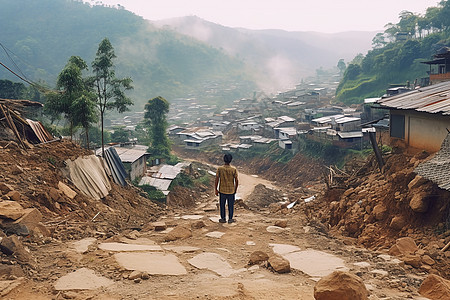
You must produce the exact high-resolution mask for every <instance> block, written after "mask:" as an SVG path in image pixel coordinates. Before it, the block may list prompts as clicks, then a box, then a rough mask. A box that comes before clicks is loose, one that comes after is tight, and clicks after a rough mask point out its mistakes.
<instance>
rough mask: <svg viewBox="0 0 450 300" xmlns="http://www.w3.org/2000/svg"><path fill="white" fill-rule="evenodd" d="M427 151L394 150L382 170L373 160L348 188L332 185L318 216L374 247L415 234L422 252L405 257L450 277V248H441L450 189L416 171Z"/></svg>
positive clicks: (446, 237) (388, 245)
mask: <svg viewBox="0 0 450 300" xmlns="http://www.w3.org/2000/svg"><path fill="white" fill-rule="evenodd" d="M427 156H428V155H427V154H426V153H425V152H420V153H417V154H415V155H408V154H405V153H402V154H391V155H390V156H389V157H388V158H387V159H386V163H385V165H384V167H383V170H382V172H379V171H378V169H377V168H378V167H375V166H373V167H372V168H367V169H366V172H365V174H360V175H359V176H357V177H354V176H350V177H349V178H348V180H347V181H346V183H347V188H336V189H329V190H328V191H327V192H326V193H325V195H324V197H323V199H322V200H323V201H320V202H317V203H315V205H316V207H315V210H316V211H317V212H318V215H317V216H318V218H319V219H320V220H321V221H322V222H323V223H326V224H329V226H330V228H331V232H334V233H338V234H342V235H345V236H349V237H352V238H354V240H355V241H356V242H357V243H359V244H362V245H364V246H365V247H367V248H369V249H376V250H377V249H389V248H391V246H392V245H393V244H395V241H396V239H398V238H399V237H405V236H407V237H409V238H412V239H413V240H414V241H415V242H416V243H417V244H418V245H419V246H420V247H419V248H420V249H417V250H418V251H419V252H418V253H412V254H408V255H403V256H401V257H400V258H401V259H403V261H404V262H405V263H406V264H408V265H410V266H413V267H416V268H421V269H423V270H426V271H430V270H432V272H436V273H440V274H441V275H443V276H444V277H446V276H447V277H448V276H449V274H450V266H449V264H448V262H447V261H448V257H449V254H450V253H449V252H448V251H446V252H444V251H439V250H441V249H442V248H443V247H444V246H445V244H446V243H448V242H449V241H450V236H449V216H448V212H449V205H450V203H449V200H450V192H448V191H446V190H443V189H440V188H439V187H437V186H436V185H435V184H434V183H432V182H430V181H427V180H425V179H423V178H421V177H420V176H418V175H417V174H416V173H414V169H415V168H416V167H417V165H418V164H419V163H421V162H422V161H424V160H425V159H426V158H427ZM414 255H415V256H414Z"/></svg>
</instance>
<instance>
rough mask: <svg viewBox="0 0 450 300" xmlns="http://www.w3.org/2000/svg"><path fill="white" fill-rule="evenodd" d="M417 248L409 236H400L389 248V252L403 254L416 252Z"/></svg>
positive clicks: (397, 254)
mask: <svg viewBox="0 0 450 300" xmlns="http://www.w3.org/2000/svg"><path fill="white" fill-rule="evenodd" d="M417 250H419V248H418V247H417V245H416V242H414V240H413V239H412V238H410V237H402V238H399V239H397V241H395V245H393V246H392V247H391V249H389V254H390V255H394V256H405V255H410V254H414V253H416V251H417Z"/></svg>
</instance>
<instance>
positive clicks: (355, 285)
mask: <svg viewBox="0 0 450 300" xmlns="http://www.w3.org/2000/svg"><path fill="white" fill-rule="evenodd" d="M367 295H368V291H367V289H366V286H365V285H364V283H363V281H362V280H361V278H359V277H358V276H356V275H353V274H351V273H347V272H342V271H334V272H333V273H331V274H330V275H328V276H326V277H323V278H322V279H320V280H319V281H318V282H317V283H316V285H315V286H314V298H315V299H316V300H366V299H368V296H367Z"/></svg>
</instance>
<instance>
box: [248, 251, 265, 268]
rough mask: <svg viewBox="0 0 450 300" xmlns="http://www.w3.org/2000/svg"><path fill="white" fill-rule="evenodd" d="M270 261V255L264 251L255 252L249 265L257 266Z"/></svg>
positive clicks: (251, 255)
mask: <svg viewBox="0 0 450 300" xmlns="http://www.w3.org/2000/svg"><path fill="white" fill-rule="evenodd" d="M268 259H269V255H268V254H267V253H265V252H262V251H255V252H253V253H252V254H250V259H249V261H248V264H249V265H256V264H259V263H262V262H265V261H267V260H268Z"/></svg>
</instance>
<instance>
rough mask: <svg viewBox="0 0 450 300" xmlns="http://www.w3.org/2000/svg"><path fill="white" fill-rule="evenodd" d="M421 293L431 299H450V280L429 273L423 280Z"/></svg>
mask: <svg viewBox="0 0 450 300" xmlns="http://www.w3.org/2000/svg"><path fill="white" fill-rule="evenodd" d="M419 293H420V295H422V296H424V297H427V298H429V299H431V300H444V299H450V281H449V280H446V279H444V278H442V277H440V276H438V275H434V274H431V275H428V277H427V278H425V280H424V281H423V282H422V284H421V286H420V288H419Z"/></svg>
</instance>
